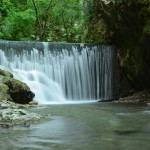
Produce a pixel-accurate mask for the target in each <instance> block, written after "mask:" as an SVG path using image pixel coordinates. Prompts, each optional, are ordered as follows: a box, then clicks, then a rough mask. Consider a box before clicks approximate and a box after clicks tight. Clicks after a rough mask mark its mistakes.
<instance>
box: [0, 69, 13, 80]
mask: <svg viewBox="0 0 150 150" xmlns="http://www.w3.org/2000/svg"><path fill="white" fill-rule="evenodd" d="M0 75H2V76H6V77H11V78H13V74H12V73H10V72H9V71H5V70H2V69H0Z"/></svg>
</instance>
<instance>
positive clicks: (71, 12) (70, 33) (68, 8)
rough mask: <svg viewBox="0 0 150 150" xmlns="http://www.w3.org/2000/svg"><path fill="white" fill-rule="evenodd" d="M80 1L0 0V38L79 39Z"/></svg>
mask: <svg viewBox="0 0 150 150" xmlns="http://www.w3.org/2000/svg"><path fill="white" fill-rule="evenodd" d="M86 20H87V17H86V16H85V13H84V7H83V3H82V1H81V0H61V1H60V0H1V1H0V21H1V22H0V39H7V40H37V41H61V42H81V41H82V37H83V35H84V27H85V23H86Z"/></svg>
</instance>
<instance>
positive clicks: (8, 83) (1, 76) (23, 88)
mask: <svg viewBox="0 0 150 150" xmlns="http://www.w3.org/2000/svg"><path fill="white" fill-rule="evenodd" d="M34 96H35V94H34V93H33V92H32V91H31V90H30V88H29V87H28V86H27V85H26V84H25V83H23V82H21V81H19V80H16V79H14V78H13V75H12V74H11V73H10V72H7V71H4V70H1V69H0V101H1V100H8V101H13V102H16V103H20V104H27V103H29V102H30V101H32V100H33V98H34Z"/></svg>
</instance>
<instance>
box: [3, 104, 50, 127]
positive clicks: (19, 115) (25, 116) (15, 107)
mask: <svg viewBox="0 0 150 150" xmlns="http://www.w3.org/2000/svg"><path fill="white" fill-rule="evenodd" d="M31 107H41V106H40V105H37V104H33V103H32V104H26V105H22V104H16V103H14V102H10V101H1V102H0V127H2V128H9V127H13V126H25V127H29V126H30V124H31V123H35V122H37V121H40V120H41V119H43V118H46V117H48V116H42V115H40V114H37V113H33V112H30V111H29V108H31Z"/></svg>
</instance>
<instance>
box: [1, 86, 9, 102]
mask: <svg viewBox="0 0 150 150" xmlns="http://www.w3.org/2000/svg"><path fill="white" fill-rule="evenodd" d="M2 100H9V101H12V98H11V96H10V94H9V88H8V86H7V85H5V84H3V83H0V101H2Z"/></svg>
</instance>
